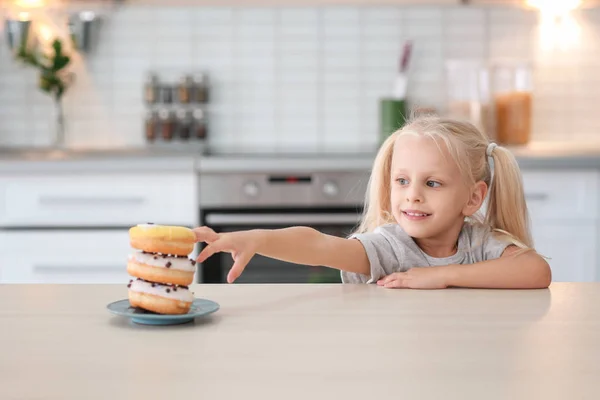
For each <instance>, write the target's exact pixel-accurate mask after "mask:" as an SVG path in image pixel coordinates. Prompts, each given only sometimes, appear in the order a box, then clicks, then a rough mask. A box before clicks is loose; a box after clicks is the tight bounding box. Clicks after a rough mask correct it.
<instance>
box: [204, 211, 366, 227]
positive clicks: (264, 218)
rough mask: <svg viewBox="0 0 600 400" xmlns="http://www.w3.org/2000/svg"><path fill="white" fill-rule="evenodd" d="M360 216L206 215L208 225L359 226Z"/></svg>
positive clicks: (347, 214)
mask: <svg viewBox="0 0 600 400" xmlns="http://www.w3.org/2000/svg"><path fill="white" fill-rule="evenodd" d="M359 222H360V215H357V214H353V213H340V214H293V213H278V214H222V213H210V214H207V215H206V225H209V226H211V225H221V226H226V225H286V226H287V225H331V224H336V225H353V226H354V225H357V224H358V223H359Z"/></svg>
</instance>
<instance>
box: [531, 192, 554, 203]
mask: <svg viewBox="0 0 600 400" xmlns="http://www.w3.org/2000/svg"><path fill="white" fill-rule="evenodd" d="M549 197H550V195H548V193H525V200H530V201H546V200H548V198H549Z"/></svg>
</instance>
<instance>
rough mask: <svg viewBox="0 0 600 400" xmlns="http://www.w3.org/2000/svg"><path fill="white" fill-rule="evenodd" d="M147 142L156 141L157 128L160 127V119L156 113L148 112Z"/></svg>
mask: <svg viewBox="0 0 600 400" xmlns="http://www.w3.org/2000/svg"><path fill="white" fill-rule="evenodd" d="M144 122H145V124H144V127H145V136H146V140H147V141H149V142H153V141H154V140H155V139H156V134H157V132H156V130H157V129H156V128H157V126H158V118H157V114H156V112H155V111H148V113H147V114H146V120H145V121H144Z"/></svg>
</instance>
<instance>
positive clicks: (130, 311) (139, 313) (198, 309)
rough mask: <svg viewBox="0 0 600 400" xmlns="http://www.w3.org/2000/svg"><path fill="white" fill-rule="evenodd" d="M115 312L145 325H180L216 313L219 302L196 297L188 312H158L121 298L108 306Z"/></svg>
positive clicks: (109, 309)
mask: <svg viewBox="0 0 600 400" xmlns="http://www.w3.org/2000/svg"><path fill="white" fill-rule="evenodd" d="M106 308H108V311H110V312H111V313H113V314H117V315H122V316H124V317H128V318H131V320H132V321H133V322H135V323H136V324H143V325H178V324H185V323H187V322H192V321H193V320H194V318H196V317H200V316H203V315H208V314H211V313H214V312H215V311H217V310H218V309H219V304H218V303H215V302H214V301H211V300H206V299H194V302H193V303H192V306H191V307H190V311H189V312H188V313H187V314H178V315H175V314H169V315H166V314H156V313H153V312H151V311H146V310H142V309H141V308H137V307H131V305H130V304H129V300H127V299H125V300H119V301H115V302H114V303H110V304H109V305H107V306H106Z"/></svg>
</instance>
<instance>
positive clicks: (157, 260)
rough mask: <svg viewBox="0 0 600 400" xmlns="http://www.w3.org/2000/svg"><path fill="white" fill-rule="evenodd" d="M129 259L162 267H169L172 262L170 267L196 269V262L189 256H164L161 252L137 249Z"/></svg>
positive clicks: (192, 270) (184, 269) (183, 269)
mask: <svg viewBox="0 0 600 400" xmlns="http://www.w3.org/2000/svg"><path fill="white" fill-rule="evenodd" d="M129 260H131V261H135V262H137V263H138V264H145V265H150V266H152V267H160V268H167V263H170V264H169V268H171V269H177V270H180V271H188V272H194V271H196V262H195V261H194V260H192V259H190V258H187V257H172V256H163V255H160V254H152V253H143V252H141V251H136V252H135V253H133V254H130V255H129Z"/></svg>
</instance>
